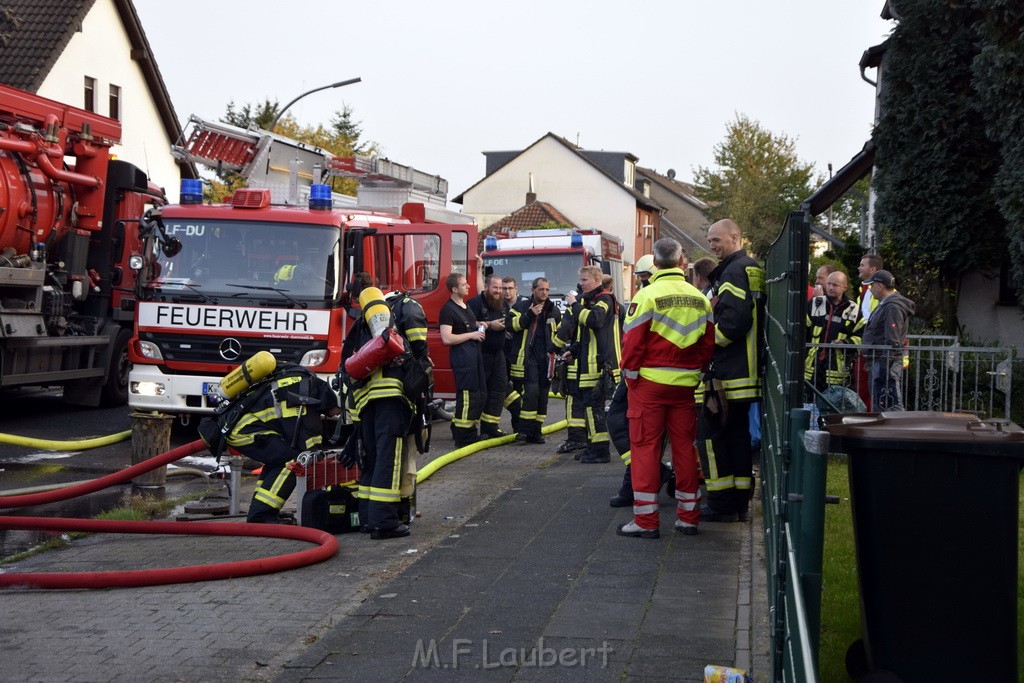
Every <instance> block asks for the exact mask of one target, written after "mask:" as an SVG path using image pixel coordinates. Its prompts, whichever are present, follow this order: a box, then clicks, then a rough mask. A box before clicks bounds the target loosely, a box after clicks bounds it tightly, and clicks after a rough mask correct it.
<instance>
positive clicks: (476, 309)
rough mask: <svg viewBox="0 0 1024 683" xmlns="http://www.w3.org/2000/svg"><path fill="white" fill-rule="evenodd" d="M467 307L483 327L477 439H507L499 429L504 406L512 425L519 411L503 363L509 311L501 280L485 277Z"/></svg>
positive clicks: (490, 276)
mask: <svg viewBox="0 0 1024 683" xmlns="http://www.w3.org/2000/svg"><path fill="white" fill-rule="evenodd" d="M467 304H468V305H469V308H470V310H471V311H472V312H473V314H474V315H476V319H477V321H479V322H481V323H483V324H484V325H485V336H484V342H483V344H482V345H481V349H480V350H481V352H482V355H483V363H484V376H485V377H486V378H487V385H486V392H487V396H486V398H485V399H484V410H483V413H481V414H480V436H481V438H488V439H494V438H498V437H501V436H506V434H505V432H503V431H502V430H500V429H498V423H499V422H500V421H501V409H502V407H503V406H513V407H511V408H509V412H511V413H512V416H513V418H512V420H513V423H516V422H518V420H517V419H516V418H517V415H518V410H516V408H515V406H514V404H515V403H516V402H517V401H518V400H519V394H518V393H517V392H515V391H513V390H512V389H511V388H510V387H509V384H508V372H507V366H506V363H505V317H506V315H507V314H508V310H509V309H508V304H507V303H506V302H505V299H504V298H503V297H502V295H501V278H500V277H499V276H497V275H489V276H487V278H486V280H485V282H484V291H482V292H480V294H479V295H477V296H475V297H473V298H472V299H470V300H469V301H468V302H467Z"/></svg>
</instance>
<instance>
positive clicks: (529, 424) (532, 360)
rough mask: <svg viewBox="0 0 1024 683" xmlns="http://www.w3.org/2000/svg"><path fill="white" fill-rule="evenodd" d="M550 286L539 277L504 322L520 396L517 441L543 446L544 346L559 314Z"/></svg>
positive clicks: (546, 386) (545, 410)
mask: <svg viewBox="0 0 1024 683" xmlns="http://www.w3.org/2000/svg"><path fill="white" fill-rule="evenodd" d="M550 287H551V284H550V282H549V281H548V280H547V278H543V277H539V278H537V279H535V280H534V281H533V285H532V286H531V290H530V291H531V292H532V296H531V297H530V298H529V299H522V300H520V301H517V302H516V303H515V304H513V305H512V309H511V310H510V311H509V314H508V320H507V321H506V327H507V329H509V330H511V333H512V343H511V345H510V346H511V349H512V352H511V354H510V374H511V375H512V386H513V387H514V388H515V390H516V391H517V392H518V393H520V394H522V410H521V411H520V413H519V429H518V430H517V431H518V433H517V434H516V440H517V441H525V442H526V443H544V437H543V436H541V433H540V430H541V427H543V426H544V419H545V418H546V417H547V413H548V391H549V389H550V388H551V378H550V377H549V376H548V365H549V363H548V359H549V355H548V347H549V346H550V345H551V344H552V343H553V342H554V338H555V331H556V330H557V329H558V324H559V322H561V320H562V314H561V312H560V311H559V310H558V307H557V306H555V302H553V301H552V300H551V299H549V298H548V292H549V291H550Z"/></svg>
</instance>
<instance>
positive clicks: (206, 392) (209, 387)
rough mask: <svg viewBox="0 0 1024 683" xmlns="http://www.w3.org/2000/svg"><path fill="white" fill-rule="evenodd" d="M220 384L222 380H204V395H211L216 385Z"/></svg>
mask: <svg viewBox="0 0 1024 683" xmlns="http://www.w3.org/2000/svg"><path fill="white" fill-rule="evenodd" d="M218 386H220V382H203V396H209V395H210V393H211V392H212V391H213V390H214V388H215V387H218Z"/></svg>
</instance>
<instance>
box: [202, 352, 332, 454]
mask: <svg viewBox="0 0 1024 683" xmlns="http://www.w3.org/2000/svg"><path fill="white" fill-rule="evenodd" d="M261 353H262V352H261ZM295 375H298V376H301V380H300V381H299V382H298V383H296V384H293V385H290V386H289V387H288V391H289V393H294V394H298V395H300V396H305V395H307V394H309V393H310V391H311V388H312V387H311V384H312V380H313V379H315V378H316V377H315V375H314V374H313V373H312V372H310V371H309V370H308V369H307V368H305V367H303V366H301V365H298V364H296V363H283V362H278V363H277V367H276V369H275V370H274V371H273V372H271V373H269V374H268V375H267V376H265V377H263V378H262V379H260V380H258V381H256V382H254V383H252V384H251V385H249V386H248V387H247V388H245V389H242V390H241V391H240V392H239V393H238V394H236V395H235V396H234V397H233V398H230V399H227V400H225V401H223V402H222V403H221V404H220V405H219V406H217V414H216V415H213V416H211V417H204V418H203V419H202V420H200V422H199V428H198V431H199V437H200V438H201V439H202V440H203V442H204V443H205V444H206V446H207V448H208V449H209V451H210V454H211V455H212V456H213V457H214V458H216V459H217V461H218V462H219V461H220V457H221V455H223V453H224V451H225V450H226V449H227V446H228V435H229V434H231V430H233V429H234V428H235V425H237V424H238V421H239V420H241V419H242V417H244V416H245V415H246V414H248V413H249V412H250V410H251V409H252V407H253V405H255V404H256V403H257V402H258V401H260V400H262V399H263V398H264V397H265V396H266V394H267V392H269V391H270V390H271V389H272V387H273V385H274V383H275V382H277V381H279V380H281V379H284V378H285V377H289V376H295Z"/></svg>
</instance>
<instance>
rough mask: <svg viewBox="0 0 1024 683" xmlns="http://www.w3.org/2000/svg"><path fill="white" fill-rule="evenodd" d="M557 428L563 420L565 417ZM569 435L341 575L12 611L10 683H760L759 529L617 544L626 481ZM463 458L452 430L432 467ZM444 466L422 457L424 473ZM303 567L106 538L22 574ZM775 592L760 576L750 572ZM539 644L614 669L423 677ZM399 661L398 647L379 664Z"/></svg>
mask: <svg viewBox="0 0 1024 683" xmlns="http://www.w3.org/2000/svg"><path fill="white" fill-rule="evenodd" d="M551 413H552V415H551V418H552V420H555V419H560V415H559V406H557V404H554V405H552V410H551ZM563 434H564V432H562V433H558V434H554V435H551V436H549V437H548V442H549V443H548V444H547V445H546V446H534V445H528V446H526V445H507V446H502V447H498V448H493V449H489V450H487V451H484V452H481V453H478V454H476V455H473V456H470V457H468V458H465V459H462V460H459V461H458V462H455V463H453V464H451V465H448V466H447V467H444V468H442V469H441V470H439V471H438V472H436V473H435V474H434V475H433V476H432V477H431V478H430V479H429V480H428V481H427V482H425V483H424V484H422V485H421V487H420V489H419V492H418V505H419V509H420V511H421V513H422V516H421V517H420V518H419V519H417V520H416V523H415V525H414V527H413V535H412V536H410V537H409V538H407V539H393V540H389V541H386V542H374V541H371V540H370V539H368V538H367V537H366V536H365V535H363V534H347V535H342V536H339V540H340V543H341V551H340V552H339V553H338V555H336V556H335V557H333V558H331V559H330V560H328V561H326V562H323V563H320V564H318V565H313V566H311V567H305V568H302V569H298V570H293V571H289V572H282V573H277V574H271V575H267V576H259V577H251V578H243V579H235V580H229V581H214V582H203V583H195V584H186V585H175V586H159V587H150V588H130V589H113V590H101V591H84V590H83V591H72V590H63V591H43V590H5V591H2V592H0V605H2V608H0V614H2V617H0V652H3V653H4V667H3V671H4V673H3V674H0V678H2V679H3V680H5V681H101V680H102V681H121V680H125V681H127V680H132V681H135V680H140V679H145V680H148V681H220V680H223V681H239V680H246V681H262V680H273V679H277V680H283V681H292V680H316V679H325V678H326V679H345V680H348V679H351V678H355V677H356V676H357V675H359V676H367V677H370V678H372V679H374V680H397V679H399V678H402V677H403V676H407V675H408V676H409V677H411V678H427V679H429V678H440V677H442V676H443V677H445V678H450V677H452V675H453V674H457V673H464V674H465V677H468V678H478V677H479V676H480V675H481V674H483V673H484V672H485V671H486V674H487V675H488V677H495V678H509V679H511V678H515V679H517V680H519V679H524V680H527V679H531V678H536V677H550V676H552V675H568V676H569V677H570V678H581V679H590V678H596V679H598V680H610V679H612V678H615V679H619V678H620V676H622V675H627V676H628V677H629V678H630V679H633V678H650V679H655V678H657V679H665V678H671V677H678V678H680V679H682V680H698V679H699V668H700V667H702V666H703V665H704V664H707V663H720V664H732V663H734V662H737V663H740V664H742V663H745V661H744V660H745V659H746V660H748V661H749V660H752V661H750V664H751V666H752V668H753V670H754V671H755V672H756V671H766V670H767V659H766V658H765V657H764V656H763V653H764V648H763V644H764V642H765V641H764V640H763V639H758V638H757V637H756V636H755V637H753V638H752V637H751V635H750V633H751V632H750V630H749V628H750V627H751V626H753V627H754V628H755V629H756V627H757V624H758V622H759V621H762V620H760V619H758V618H755V619H751V609H750V602H751V601H750V595H751V584H752V582H751V578H750V577H751V571H750V569H751V564H750V562H751V559H750V558H751V556H753V557H755V558H756V557H757V552H756V548H757V547H758V546H759V540H760V538H761V535H760V534H759V533H758V531H757V530H756V528H752V527H751V526H750V525H740V524H733V525H724V524H718V525H704V526H702V533H701V534H700V535H698V536H696V537H682V536H681V535H679V534H675V533H673V532H672V531H671V519H670V517H669V515H670V514H671V506H670V505H668V504H666V505H664V506H663V507H662V517H663V527H662V528H663V529H664V530H665V532H664V534H663V536H662V539H661V540H660V541H653V542H652V541H643V540H639V539H630V538H620V537H617V536H615V535H614V527H615V524H617V523H621V522H622V521H625V520H626V519H628V514H629V513H628V511H624V510H613V509H611V508H609V507H608V506H607V499H608V497H609V496H610V495H611V494H612V493H614V491H615V489H616V488H617V486H618V481H619V479H620V477H621V465H620V464H619V463H618V462H616V461H613V462H612V463H609V464H607V465H580V464H578V463H576V462H574V461H573V460H572V459H571V456H554V454H553V452H554V447H555V445H557V443H558V442H560V441H561V439H562V438H563V436H562V435H563ZM450 443H451V442H450V436H449V434H448V431H447V429H446V426H445V425H443V424H442V425H439V429H437V430H436V431H435V437H434V448H433V452H432V453H431V454H430V455H431V457H436V455H438V454H441V453H444V452H446V450H447V448H448V447H450ZM427 461H428V458H427V457H424V456H420V464H421V467H422V466H423V464H425V463H426V462H427ZM249 485H250V486H251V482H250V484H249ZM755 527H756V525H755ZM306 547H308V545H307V544H304V543H299V542H293V541H284V540H273V539H248V538H233V537H225V538H220V537H176V536H134V535H133V536H116V535H96V536H91V537H89V538H87V539H83V540H80V541H75V542H74V543H73V544H72V545H71V547H70V548H68V549H65V550H61V551H54V552H48V553H45V554H42V555H39V556H36V557H34V558H30V559H28V560H25V561H23V562H21V563H18V564H17V565H14V566H10V567H7V568H6V569H7V571H98V570H116V569H128V568H133V567H134V568H147V567H158V566H164V567H166V566H183V565H188V564H203V563H210V562H221V561H230V560H233V559H247V558H252V557H259V556H266V555H270V554H275V553H281V552H288V551H290V550H294V549H299V548H306ZM744 558H746V559H744ZM761 573H763V570H761V569H760V566H758V567H757V568H756V571H754V572H753V574H754V575H755V578H756V576H758V575H759V574H761ZM754 583H756V581H755V582H754ZM755 593H756V591H755ZM755 599H756V595H755ZM752 622H753V623H752ZM744 626H746V628H744ZM541 637H543V638H544V641H543V642H544V643H547V644H548V645H547V647H552V648H556V649H557V650H559V651H560V650H562V649H565V648H570V649H571V648H587V647H591V646H593V647H598V646H600V645H601V643H602V642H604V641H605V640H607V641H608V642H609V643H610V647H611V649H612V652H611V653H609V654H608V662H609V666H608V667H606V668H594V667H593V666H592V665H591V666H588V667H586V668H582V667H579V666H576V667H555V668H550V667H540V666H532V667H531V666H522V665H517V666H496V667H489V666H488V667H487V668H486V669H485V670H476V669H468V668H461V669H459V670H453V669H451V668H448V669H444V668H443V666H439V667H436V668H435V667H432V666H429V665H428V666H418V667H414V666H412V661H413V654H414V651H415V643H416V641H417V639H422V642H424V643H429V641H430V640H431V639H433V640H434V642H435V643H436V645H437V647H438V657H439V659H438V663H439V665H443V664H444V663H445V661H447V662H448V663H449V664H450V663H451V661H450V660H451V657H452V655H453V651H452V644H453V643H456V642H457V643H459V647H461V648H468V649H469V650H470V652H469V653H467V654H464V655H459V656H460V659H462V660H463V661H464V662H465V665H466V666H467V667H468V666H471V664H477V663H481V664H483V663H485V661H486V663H487V664H490V663H492V662H491V661H490V660H482V659H480V658H481V657H482V656H483V655H484V653H483V651H482V648H483V641H484V640H485V639H487V640H488V642H489V643H490V646H489V647H490V651H489V653H488V657H492V658H493V657H497V656H499V654H500V651H501V649H502V648H506V647H516V648H518V647H527V648H528V649H529V647H530V644H531V643H532V644H534V645H536V643H537V642H538V640H537V639H538V638H541ZM467 641H468V642H467ZM382 643H389V644H393V645H394V647H389V648H387V649H386V650H385V652H384V653H382V648H381V644H382ZM752 643H753V644H754V645H755V649H754V650H752V649H751V644H752ZM758 643H760V645H759V644H758ZM495 648H498V649H497V650H495ZM495 653H497V654H495ZM446 656H447V658H448V659H447V660H445V657H446ZM520 664H521V663H520ZM559 672H560V673H559ZM616 672H617V673H616Z"/></svg>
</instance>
